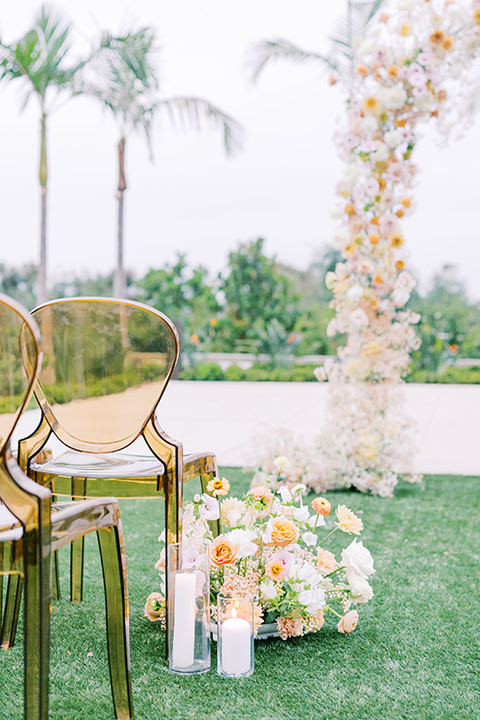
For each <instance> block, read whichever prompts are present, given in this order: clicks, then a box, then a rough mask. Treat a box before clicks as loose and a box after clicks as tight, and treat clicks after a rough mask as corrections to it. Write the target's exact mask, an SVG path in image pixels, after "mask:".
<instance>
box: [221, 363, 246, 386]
mask: <svg viewBox="0 0 480 720" xmlns="http://www.w3.org/2000/svg"><path fill="white" fill-rule="evenodd" d="M225 380H228V381H229V382H238V381H240V380H248V370H244V369H243V368H241V367H239V366H238V365H230V367H228V368H227V369H226V370H225Z"/></svg>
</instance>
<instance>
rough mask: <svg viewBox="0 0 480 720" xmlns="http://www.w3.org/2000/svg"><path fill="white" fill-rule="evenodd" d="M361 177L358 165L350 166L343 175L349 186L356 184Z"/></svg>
mask: <svg viewBox="0 0 480 720" xmlns="http://www.w3.org/2000/svg"><path fill="white" fill-rule="evenodd" d="M359 175H360V170H359V169H358V167H357V166H356V165H349V166H348V167H347V169H346V170H345V172H344V174H343V179H344V180H345V182H346V183H347V184H349V185H350V183H354V182H355V180H356V179H357V178H358V176H359Z"/></svg>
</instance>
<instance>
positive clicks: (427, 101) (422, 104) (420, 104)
mask: <svg viewBox="0 0 480 720" xmlns="http://www.w3.org/2000/svg"><path fill="white" fill-rule="evenodd" d="M415 105H416V106H417V108H418V110H420V112H432V111H433V110H434V109H435V99H434V97H433V95H431V93H429V92H427V93H425V94H424V95H420V96H419V97H416V98H415Z"/></svg>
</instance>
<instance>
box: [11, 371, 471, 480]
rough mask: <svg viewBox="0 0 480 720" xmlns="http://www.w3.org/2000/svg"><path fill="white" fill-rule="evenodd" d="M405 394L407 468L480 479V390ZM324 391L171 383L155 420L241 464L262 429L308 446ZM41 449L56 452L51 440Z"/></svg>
mask: <svg viewBox="0 0 480 720" xmlns="http://www.w3.org/2000/svg"><path fill="white" fill-rule="evenodd" d="M405 390H406V401H407V403H406V404H407V412H408V413H409V414H410V416H411V417H412V418H413V420H414V421H415V423H416V433H415V435H416V442H417V447H418V453H417V456H416V459H415V470H416V471H417V472H422V473H432V474H435V473H437V474H457V475H479V476H480V441H479V426H480V421H479V418H478V415H479V408H480V386H479V385H414V384H408V385H406V386H405ZM327 391H328V387H327V385H324V384H321V383H261V382H255V383H253V382H193V381H192V382H188V381H181V382H180V381H172V382H171V383H170V384H169V386H168V387H167V390H166V392H165V395H164V397H163V399H162V401H161V403H160V406H159V410H158V420H159V422H160V424H161V425H162V427H163V429H164V430H165V431H166V432H167V433H168V434H169V435H171V436H172V437H173V438H176V439H178V440H181V441H182V442H183V445H184V450H185V452H187V453H188V452H196V451H205V450H208V451H212V452H214V453H215V454H216V455H217V459H218V462H219V464H220V465H233V466H240V467H243V466H244V465H246V464H247V462H248V459H249V456H250V453H251V449H252V446H254V444H255V438H256V437H257V436H259V435H262V434H264V433H265V431H266V430H267V428H271V429H277V430H278V429H287V430H291V431H292V433H293V434H294V435H295V436H296V437H299V438H303V439H304V440H305V442H306V443H310V442H312V441H313V440H314V438H315V437H316V436H318V435H319V434H320V433H321V431H322V427H323V426H324V423H325V421H326V418H325V405H326V400H327ZM37 422H38V411H31V412H28V413H25V415H24V416H23V417H22V418H21V421H20V423H19V428H18V430H17V432H16V433H15V437H22V436H25V435H27V434H29V432H31V431H32V430H33V429H34V428H35V426H36V424H37ZM260 442H261V440H260ZM49 446H50V447H52V449H53V450H54V452H55V451H56V447H55V446H56V442H52V441H51V440H50V441H49ZM138 451H139V452H142V449H141V448H140V447H139V448H138Z"/></svg>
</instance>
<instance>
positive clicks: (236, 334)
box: [217, 238, 299, 352]
mask: <svg viewBox="0 0 480 720" xmlns="http://www.w3.org/2000/svg"><path fill="white" fill-rule="evenodd" d="M263 244H264V240H263V239H262V238H258V239H257V240H254V241H251V242H246V243H241V244H240V246H239V248H238V250H236V251H233V252H231V253H230V254H229V256H228V270H227V274H226V275H221V276H220V280H221V282H220V291H221V293H222V294H223V297H224V303H225V304H224V315H223V317H222V319H221V321H220V322H219V324H218V328H217V339H218V343H217V346H218V344H220V346H221V349H222V350H224V351H226V352H228V351H233V350H236V349H238V345H239V343H240V344H241V343H245V342H247V343H248V342H250V343H252V342H253V343H254V344H256V345H257V347H258V343H259V341H261V333H262V331H263V332H265V331H266V328H267V327H268V325H270V324H271V323H272V321H273V320H274V319H275V320H277V322H278V323H280V325H281V326H282V328H283V329H284V331H285V332H287V333H292V332H293V329H294V327H295V323H296V321H297V319H298V316H299V308H298V300H299V296H298V294H297V292H296V291H295V289H294V286H293V282H292V281H291V280H290V278H289V277H287V275H285V274H282V273H281V272H280V271H279V270H278V267H277V263H276V261H275V258H268V257H267V256H266V255H265V254H264V251H263Z"/></svg>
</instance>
